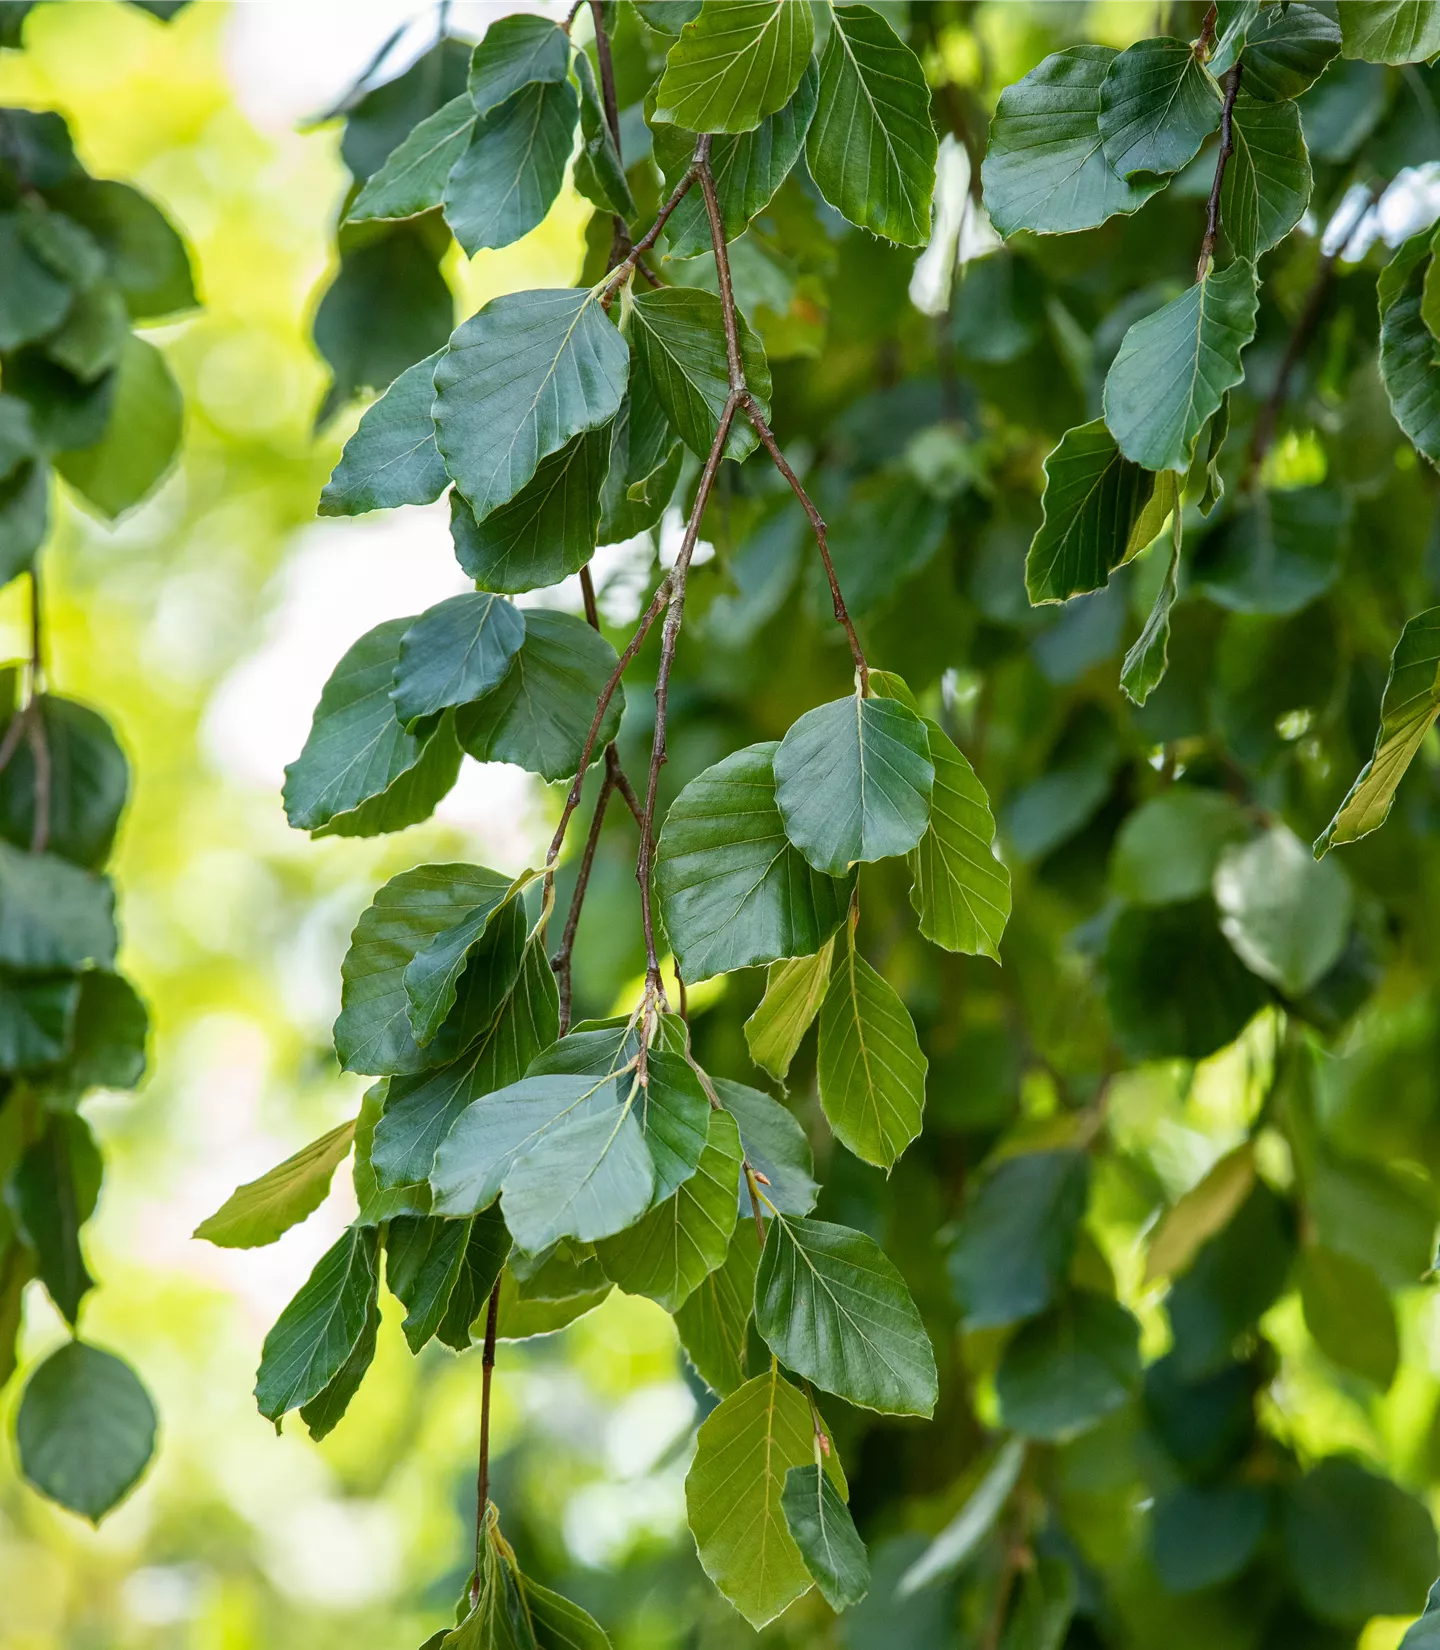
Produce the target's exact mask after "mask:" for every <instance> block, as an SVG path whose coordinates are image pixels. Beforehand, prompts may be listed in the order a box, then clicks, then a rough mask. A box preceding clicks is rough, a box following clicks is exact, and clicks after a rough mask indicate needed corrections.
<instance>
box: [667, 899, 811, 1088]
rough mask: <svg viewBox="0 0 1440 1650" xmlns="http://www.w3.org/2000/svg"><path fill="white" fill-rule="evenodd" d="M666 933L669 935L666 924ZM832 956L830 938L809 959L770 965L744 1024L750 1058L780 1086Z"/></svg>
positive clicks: (809, 1021) (794, 958)
mask: <svg viewBox="0 0 1440 1650" xmlns="http://www.w3.org/2000/svg"><path fill="white" fill-rule="evenodd" d="M666 932H667V933H668V932H669V924H668V923H667V924H666ZM834 952H835V939H834V936H833V935H832V936H831V937H830V938H829V939H828V940H826V941H825V943H824V945H822V946H821V947H820V949H819V950H818V951H817V952H815V953H814V955H813V956H809V957H793V958H791V959H789V960H788V961H786V962H777V963H771V965H770V969H769V972H768V973H767V974H766V976H765V995H764V996H763V997H762V998H761V999H760V1006H759V1007H758V1008H757V1009H756V1010H755V1012H754V1013H753V1014H752V1015H751V1016H750V1018H749V1019H748V1020H747V1021H746V1022H745V1043H746V1046H747V1047H748V1048H749V1050H750V1058H751V1059H752V1060H753V1061H754V1062H755V1064H756V1065H757V1066H759V1067H760V1068H761V1069H762V1070H764V1071H768V1072H769V1073H770V1075H771V1076H772V1077H774V1078H775V1079H776V1080H777V1081H779V1082H781V1083H783V1082H784V1081H785V1077H786V1074H787V1073H788V1072H789V1070H790V1062H791V1061H792V1060H793V1059H794V1058H795V1053H796V1050H797V1049H798V1048H799V1047H800V1044H801V1042H802V1041H803V1040H804V1037H805V1033H806V1032H807V1031H808V1030H809V1029H810V1023H811V1021H812V1020H814V1018H815V1016H816V1015H817V1014H818V1013H819V1012H820V1005H821V1003H823V1002H824V1001H825V991H826V987H827V986H828V985H829V983H830V963H831V959H832V957H833V956H834Z"/></svg>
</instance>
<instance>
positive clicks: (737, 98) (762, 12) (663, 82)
mask: <svg viewBox="0 0 1440 1650" xmlns="http://www.w3.org/2000/svg"><path fill="white" fill-rule="evenodd" d="M814 43H815V22H814V18H813V17H812V16H811V12H810V4H809V0H706V3H705V4H704V5H702V6H701V8H700V15H699V16H698V17H697V18H696V19H695V20H694V22H693V23H687V24H686V25H685V27H684V29H683V30H682V31H681V34H680V38H679V40H677V41H676V43H675V44H674V45H673V46H672V47H671V48H670V53H669V55H668V56H667V57H666V59H665V72H664V74H663V75H662V76H661V77H660V84H659V86H658V87H657V88H656V91H655V102H656V107H655V114H654V117H653V118H654V119H655V120H656V121H660V122H665V123H668V124H671V125H675V126H683V127H684V128H685V129H686V130H687V131H690V132H748V131H751V130H753V129H754V128H755V127H756V126H758V125H759V124H760V122H761V121H762V120H763V119H764V118H765V117H766V115H773V114H775V113H776V112H777V111H778V110H780V109H783V108H784V107H785V105H786V104H787V103H788V102H789V101H790V99H791V97H792V96H793V94H794V91H795V88H796V87H797V86H798V85H799V83H800V77H801V75H802V74H804V72H805V67H806V65H807V64H808V63H809V61H810V49H811V47H812V46H813V45H814Z"/></svg>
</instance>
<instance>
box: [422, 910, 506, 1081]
mask: <svg viewBox="0 0 1440 1650" xmlns="http://www.w3.org/2000/svg"><path fill="white" fill-rule="evenodd" d="M514 896H515V887H514V884H511V885H510V887H509V888H508V889H507V890H505V897H504V899H503V900H502V898H501V895H500V891H499V890H498V889H497V888H495V887H494V886H493V885H492V886H490V887H488V888H487V889H486V891H485V893H484V895H483V897H482V898H480V899H478V900H477V901H476V903H475V904H474V905H473V906H472V907H471V908H470V909H469V910H468V911H466V912H465V914H464V915H463V916H461V917H460V918H459V920H458V921H456V922H454V923H452V924H451V925H450V926H449V927H448V928H445V929H442V930H441V932H440V933H438V934H436V935H435V936H434V937H433V938H432V939H429V940H426V941H425V942H424V943H423V944H422V945H421V947H420V949H419V950H418V951H417V952H416V953H415V955H414V957H412V958H411V960H410V961H409V962H408V963H407V964H406V965H405V976H404V979H405V996H406V998H407V999H408V1012H409V1016H410V1030H411V1032H412V1034H413V1036H414V1038H415V1041H416V1042H417V1043H419V1044H421V1045H422V1046H426V1047H427V1048H428V1052H429V1054H430V1063H431V1064H432V1065H433V1064H435V1063H436V1062H437V1060H438V1058H439V1055H440V1050H437V1049H436V1048H435V1046H434V1042H433V1039H434V1038H435V1037H436V1036H437V1034H438V1033H440V1032H441V1030H442V1029H443V1028H444V1027H445V1025H446V1023H447V1020H448V1019H449V1016H450V1011H451V1009H452V1008H454V1006H455V1003H456V1000H457V998H459V999H461V1013H460V1015H459V1016H458V1017H457V1018H458V1020H459V1026H458V1038H459V1041H460V1043H461V1044H463V1043H464V1042H465V1041H467V1040H468V1039H469V1038H470V1037H472V1036H474V1035H475V1034H477V1033H478V1032H479V1031H481V1030H483V1029H484V1028H485V1027H487V1026H488V1025H489V1023H490V1020H491V1018H492V1017H493V1016H494V1014H495V1013H496V1012H497V1011H498V1009H499V1008H500V1005H501V1003H502V1002H503V1000H504V998H505V996H506V994H507V993H508V992H509V991H510V989H511V987H512V986H513V985H514V983H515V975H516V971H517V969H518V968H519V966H520V957H521V951H522V949H523V947H524V945H525V942H526V937H527V936H526V918H525V909H524V906H523V904H522V903H521V902H520V901H519V900H518V899H517V898H515V897H514ZM442 1046H443V1045H442Z"/></svg>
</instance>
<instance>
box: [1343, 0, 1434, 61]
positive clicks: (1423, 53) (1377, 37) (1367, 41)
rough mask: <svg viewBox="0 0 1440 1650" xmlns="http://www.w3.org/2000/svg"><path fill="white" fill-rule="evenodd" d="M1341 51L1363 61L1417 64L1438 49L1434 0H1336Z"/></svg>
mask: <svg viewBox="0 0 1440 1650" xmlns="http://www.w3.org/2000/svg"><path fill="white" fill-rule="evenodd" d="M1336 10H1337V11H1338V13H1339V15H1340V40H1341V48H1340V49H1341V52H1342V53H1343V55H1344V56H1346V57H1358V58H1362V59H1363V60H1364V61H1365V62H1367V63H1420V62H1423V61H1424V60H1425V59H1426V58H1430V57H1434V56H1435V54H1436V53H1437V52H1440V7H1437V6H1436V5H1435V4H1434V0H1338V4H1337V6H1336Z"/></svg>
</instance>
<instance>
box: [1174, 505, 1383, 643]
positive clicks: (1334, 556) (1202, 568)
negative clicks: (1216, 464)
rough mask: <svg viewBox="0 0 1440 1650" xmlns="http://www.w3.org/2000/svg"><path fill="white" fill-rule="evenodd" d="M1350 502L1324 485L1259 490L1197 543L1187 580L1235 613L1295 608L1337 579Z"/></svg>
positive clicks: (1344, 548)
mask: <svg viewBox="0 0 1440 1650" xmlns="http://www.w3.org/2000/svg"><path fill="white" fill-rule="evenodd" d="M1350 522H1351V508H1350V501H1349V499H1348V498H1347V497H1346V496H1345V495H1344V494H1342V493H1337V492H1335V491H1334V490H1333V489H1331V488H1327V487H1297V488H1294V489H1291V490H1289V491H1286V492H1280V493H1272V492H1261V493H1259V494H1257V495H1256V496H1255V499H1254V502H1253V503H1251V504H1250V505H1248V506H1247V507H1245V508H1242V509H1241V510H1239V511H1237V513H1236V514H1235V515H1233V516H1230V517H1229V518H1228V519H1227V520H1225V521H1223V522H1221V523H1220V525H1219V526H1218V527H1217V528H1216V529H1215V531H1214V532H1213V533H1210V534H1209V535H1207V537H1206V538H1205V539H1204V540H1203V541H1202V543H1201V546H1200V549H1199V552H1198V553H1197V554H1196V556H1195V557H1194V559H1193V561H1192V563H1191V569H1190V577H1191V583H1192V584H1194V585H1195V586H1197V587H1198V588H1199V589H1201V590H1203V591H1204V592H1205V594H1206V595H1207V596H1209V597H1210V599H1211V600H1212V601H1215V602H1218V603H1220V605H1221V606H1222V607H1228V608H1232V609H1234V610H1235V611H1237V612H1241V613H1294V612H1298V610H1299V609H1300V608H1302V607H1305V606H1307V605H1308V604H1309V603H1310V602H1312V601H1314V599H1315V598H1316V597H1317V596H1320V595H1323V594H1324V592H1325V591H1326V590H1328V589H1329V588H1330V586H1331V585H1333V584H1334V583H1335V580H1336V579H1337V578H1338V577H1339V576H1340V569H1341V565H1342V562H1343V560H1344V557H1345V553H1346V551H1347V550H1348V549H1349V547H1350Z"/></svg>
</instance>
